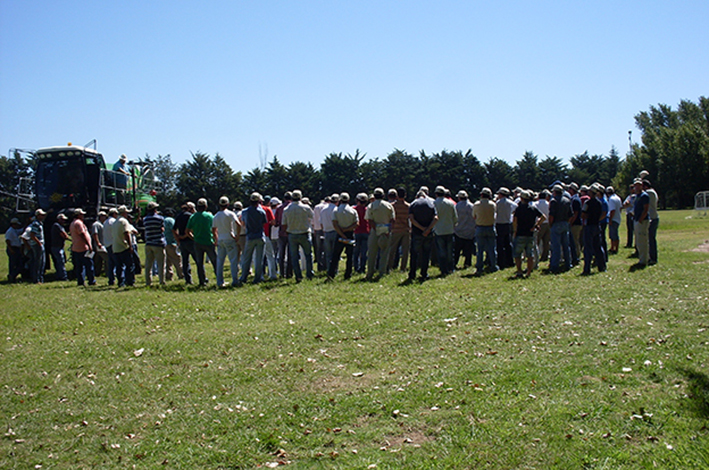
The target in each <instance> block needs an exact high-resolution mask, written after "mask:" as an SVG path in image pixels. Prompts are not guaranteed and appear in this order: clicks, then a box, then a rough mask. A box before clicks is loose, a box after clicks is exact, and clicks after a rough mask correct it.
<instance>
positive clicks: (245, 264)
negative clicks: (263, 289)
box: [239, 238, 264, 284]
mask: <svg viewBox="0 0 709 470" xmlns="http://www.w3.org/2000/svg"><path fill="white" fill-rule="evenodd" d="M263 246H264V243H263V238H254V239H253V240H249V239H248V238H247V239H246V247H245V248H244V253H243V254H242V255H241V278H239V281H241V282H242V283H244V282H246V278H247V277H248V276H249V271H250V270H251V261H252V260H253V259H254V253H255V254H256V255H255V256H256V258H255V266H254V284H257V283H259V282H261V281H263Z"/></svg>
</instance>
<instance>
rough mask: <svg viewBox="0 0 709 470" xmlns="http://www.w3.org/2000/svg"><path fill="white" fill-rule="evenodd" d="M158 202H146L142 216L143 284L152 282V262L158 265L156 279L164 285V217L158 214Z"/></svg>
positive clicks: (147, 284) (165, 241) (165, 242)
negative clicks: (145, 210) (143, 242)
mask: <svg viewBox="0 0 709 470" xmlns="http://www.w3.org/2000/svg"><path fill="white" fill-rule="evenodd" d="M158 207H159V206H158V203H157V202H152V201H151V202H149V203H148V213H147V215H146V216H145V217H144V218H143V226H144V227H145V285H146V286H148V287H150V285H151V284H152V273H153V264H154V263H157V265H158V280H159V282H160V285H161V286H164V285H165V246H166V245H167V240H165V218H164V217H163V216H161V215H160V214H158Z"/></svg>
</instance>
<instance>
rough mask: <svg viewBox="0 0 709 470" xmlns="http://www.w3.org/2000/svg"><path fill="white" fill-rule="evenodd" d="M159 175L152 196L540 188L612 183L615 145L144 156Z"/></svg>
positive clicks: (169, 199) (173, 200)
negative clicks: (246, 162)
mask: <svg viewBox="0 0 709 470" xmlns="http://www.w3.org/2000/svg"><path fill="white" fill-rule="evenodd" d="M146 161H148V162H150V163H151V164H152V165H153V166H154V167H155V169H156V174H157V176H158V178H159V179H160V180H161V181H162V182H163V184H164V187H163V191H162V192H161V194H160V195H159V201H160V202H161V203H162V204H163V205H177V204H179V203H181V202H182V201H184V200H187V199H189V200H193V201H194V200H197V199H198V198H200V197H205V198H207V200H209V201H210V202H212V203H214V201H216V200H218V199H219V197H220V196H222V195H224V194H226V195H229V196H230V197H232V198H236V199H241V200H242V201H244V200H246V199H247V196H248V195H249V194H250V193H251V192H253V191H258V192H260V193H262V194H268V195H271V196H278V197H281V196H282V195H283V193H284V192H285V191H287V190H292V189H295V188H299V189H301V190H302V191H303V194H304V195H306V196H307V197H309V198H311V199H313V200H316V201H319V200H320V198H322V197H324V196H325V195H329V194H332V193H334V192H342V191H347V192H349V193H350V194H352V195H354V194H357V193H359V192H362V191H365V192H371V191H372V190H373V189H374V188H375V187H378V186H379V187H383V188H386V189H388V188H398V187H404V188H406V189H407V191H408V192H409V194H411V196H412V197H413V194H414V193H415V191H416V190H417V189H418V188H419V187H420V186H421V185H427V186H430V187H431V188H433V187H435V186H437V185H443V186H445V187H447V188H450V189H451V190H452V191H458V190H460V189H464V190H466V191H468V193H469V194H473V195H476V194H478V193H479V191H480V189H482V188H483V187H485V186H488V187H490V188H494V189H495V190H496V189H497V188H499V187H500V186H506V187H511V188H514V187H516V186H522V187H524V188H534V189H537V190H540V189H542V188H545V187H548V186H549V185H550V184H551V183H553V182H554V181H556V180H559V181H582V182H585V183H591V182H595V181H598V182H600V183H602V184H604V185H608V184H611V182H612V180H613V178H614V177H615V176H616V174H617V172H618V168H619V166H620V165H621V159H620V157H619V155H618V152H617V151H616V150H615V148H612V149H611V151H610V152H609V154H608V156H604V155H589V154H588V153H582V154H579V155H575V156H573V157H571V158H570V159H569V164H566V163H564V162H563V161H562V160H561V159H560V158H557V157H545V158H543V159H539V157H538V156H537V155H535V154H533V153H532V152H526V153H525V154H524V155H523V156H522V158H521V159H520V160H519V161H517V163H516V164H514V165H510V164H509V163H507V162H506V161H504V160H501V159H499V158H491V159H489V160H488V161H486V162H481V161H480V160H479V159H478V158H477V157H476V156H475V155H473V153H472V151H470V150H468V151H465V152H463V151H460V150H456V151H448V150H443V151H441V152H438V153H433V154H427V153H426V152H424V151H421V152H419V154H418V155H412V154H410V153H408V152H406V151H404V150H398V149H395V150H394V151H393V152H391V153H390V154H389V155H387V156H386V157H385V158H383V159H381V160H380V159H378V158H375V159H367V158H366V155H365V154H363V153H361V152H360V151H359V150H357V151H355V152H354V154H349V153H348V154H343V153H331V154H329V155H328V156H326V157H325V159H324V161H323V162H322V164H321V165H320V167H319V168H316V167H314V166H313V165H312V164H311V163H303V162H293V163H290V164H288V165H284V164H282V163H281V162H280V161H279V160H278V157H273V158H272V159H271V160H270V161H269V162H268V163H267V164H266V165H265V166H264V168H254V169H252V170H251V171H249V172H247V173H246V174H242V173H241V172H234V171H233V170H232V168H231V167H230V166H229V164H228V163H227V162H226V161H225V160H224V158H222V157H221V156H220V155H216V156H214V157H211V156H209V155H207V154H204V153H201V152H197V153H193V154H192V155H191V158H190V159H189V160H188V161H187V162H185V163H182V164H180V165H175V164H174V163H172V161H171V159H170V157H169V156H158V157H157V158H155V159H151V158H150V157H146Z"/></svg>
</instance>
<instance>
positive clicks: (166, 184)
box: [0, 97, 709, 226]
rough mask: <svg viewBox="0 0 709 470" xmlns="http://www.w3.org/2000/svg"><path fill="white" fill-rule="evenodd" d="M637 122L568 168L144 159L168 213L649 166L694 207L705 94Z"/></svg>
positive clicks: (422, 160) (618, 174) (437, 160)
mask: <svg viewBox="0 0 709 470" xmlns="http://www.w3.org/2000/svg"><path fill="white" fill-rule="evenodd" d="M635 123H636V126H637V127H638V128H639V129H640V131H641V132H642V139H641V143H633V144H632V145H631V149H630V151H629V152H628V153H627V154H626V156H625V158H624V159H621V157H620V155H619V154H618V151H617V150H616V148H615V147H611V149H610V151H609V153H608V155H607V156H606V155H589V154H588V152H584V153H581V154H576V155H574V156H572V157H570V158H569V162H568V163H565V162H564V161H563V160H562V159H560V158H558V157H556V156H553V157H552V156H546V157H544V158H541V159H540V158H539V157H538V156H537V155H536V154H534V153H533V152H531V151H527V152H525V153H524V154H523V155H522V157H521V158H520V159H519V160H518V161H517V162H516V163H515V164H514V165H511V164H509V163H508V162H506V161H505V160H502V159H500V158H497V157H491V158H490V159H489V160H488V161H486V162H481V161H480V160H479V159H478V158H477V157H476V156H475V155H474V154H473V152H472V150H470V149H469V150H467V151H462V150H454V151H450V150H442V151H440V152H437V153H432V154H428V153H426V152H425V151H424V150H421V151H419V152H418V154H411V153H409V152H407V151H406V150H400V149H394V150H393V151H392V152H391V153H389V154H388V155H387V156H386V157H384V158H382V159H379V158H374V159H367V158H366V153H362V152H360V150H359V149H358V150H356V151H355V152H354V154H351V153H342V152H339V153H336V152H332V153H330V154H329V155H327V156H325V158H324V160H323V162H322V163H321V164H320V166H319V167H318V168H316V167H315V166H314V165H313V164H312V163H309V162H308V163H305V162H300V161H296V162H293V163H290V164H288V165H284V164H282V163H281V162H280V161H279V159H278V156H274V157H273V158H271V159H270V161H268V160H266V159H262V162H263V163H262V167H257V168H254V169H252V170H250V171H248V172H246V173H242V172H241V171H234V170H233V169H232V168H231V166H230V165H229V164H228V163H227V161H226V160H225V159H224V158H223V157H222V156H221V155H220V154H218V153H217V154H216V155H215V156H213V157H212V156H210V155H208V154H205V153H202V152H199V151H198V152H194V153H191V154H190V155H191V158H190V159H188V160H187V161H186V162H184V163H181V164H176V163H174V162H173V161H172V158H171V157H170V155H158V156H157V157H155V158H153V157H150V156H149V155H146V156H145V158H144V159H142V161H143V162H145V163H150V164H151V165H152V166H153V167H154V169H155V173H156V176H157V177H158V178H159V179H160V181H162V183H163V190H162V191H161V192H160V193H159V194H158V195H157V199H158V202H159V203H160V204H161V205H162V206H163V207H168V206H173V207H177V206H179V205H181V204H182V203H183V202H184V201H187V200H193V201H195V200H197V199H199V198H201V197H204V198H206V199H207V200H208V201H210V204H212V205H215V204H216V201H217V200H218V199H219V197H221V196H222V195H227V196H228V197H229V198H230V199H232V200H242V201H246V200H248V195H249V194H250V193H251V192H253V191H258V192H260V193H261V194H264V195H271V196H277V197H279V198H281V197H282V196H283V194H284V193H285V192H286V191H288V190H292V189H296V188H297V189H300V190H302V191H303V194H304V196H307V197H309V198H310V199H311V200H313V201H316V202H317V201H319V200H320V199H321V198H323V197H324V196H325V195H329V194H332V193H334V192H338V193H339V192H343V191H346V192H349V193H350V195H351V196H354V195H355V194H357V193H359V192H367V193H369V192H371V191H372V190H373V189H374V188H375V187H382V188H384V189H385V190H386V189H389V188H398V187H404V188H405V189H406V190H407V192H408V193H409V198H413V195H414V194H415V191H416V190H417V189H418V188H419V187H420V186H423V185H426V186H429V188H433V187H435V186H438V185H443V186H445V187H447V188H449V189H450V190H451V191H453V192H457V191H459V190H461V189H463V190H465V191H467V192H468V194H470V196H471V197H472V198H475V197H477V194H478V193H479V191H480V189H482V188H483V187H489V188H491V189H492V190H493V191H495V190H497V189H498V188H499V187H501V186H505V187H508V188H510V189H512V188H514V187H517V186H520V187H523V188H528V189H534V190H541V189H542V188H545V187H548V186H549V185H551V184H552V183H553V182H555V181H557V180H558V181H562V182H565V183H570V182H572V181H575V182H577V183H578V184H591V183H594V182H599V183H601V184H603V185H604V186H608V185H613V186H614V187H615V188H616V190H617V191H618V192H619V193H620V194H621V195H625V194H627V192H628V187H629V185H630V183H631V182H632V180H633V179H634V178H635V177H636V176H637V175H638V174H639V173H640V171H642V170H647V171H649V172H650V177H649V179H650V181H651V182H652V184H653V186H654V187H655V189H656V190H657V191H658V194H659V195H660V205H661V207H662V208H668V207H673V208H686V207H692V206H693V204H694V195H695V194H696V193H697V192H699V191H703V190H709V99H708V98H706V97H700V98H699V100H698V102H697V103H694V102H692V101H688V100H683V101H681V102H680V103H679V105H678V107H677V109H673V108H672V107H670V106H667V105H664V104H659V105H658V106H650V109H649V111H642V112H640V113H638V114H637V115H636V116H635ZM33 163H34V161H33V160H32V159H31V158H24V157H23V156H22V155H21V154H19V153H16V154H14V155H10V156H7V157H6V156H0V192H4V193H6V194H8V193H14V192H16V191H17V182H18V179H19V177H20V176H31V175H32V174H33ZM2 205H3V206H4V207H3V209H5V210H3V211H2V213H0V223H1V225H2V226H6V225H7V221H8V220H9V218H10V217H11V215H12V213H11V211H9V210H7V209H8V208H7V206H8V204H2Z"/></svg>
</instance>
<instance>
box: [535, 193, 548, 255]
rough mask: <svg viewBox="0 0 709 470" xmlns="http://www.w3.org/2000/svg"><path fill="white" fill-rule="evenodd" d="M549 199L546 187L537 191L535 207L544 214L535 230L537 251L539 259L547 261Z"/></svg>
mask: <svg viewBox="0 0 709 470" xmlns="http://www.w3.org/2000/svg"><path fill="white" fill-rule="evenodd" d="M549 199H551V193H550V192H549V190H548V189H545V190H543V191H542V192H541V193H539V198H538V200H537V202H536V204H535V207H536V208H537V209H538V210H539V212H541V213H542V214H544V220H543V221H542V223H541V224H540V225H539V230H538V231H537V232H536V238H537V246H538V249H537V250H538V252H539V261H544V262H546V261H549V242H550V240H551V228H550V226H549Z"/></svg>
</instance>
